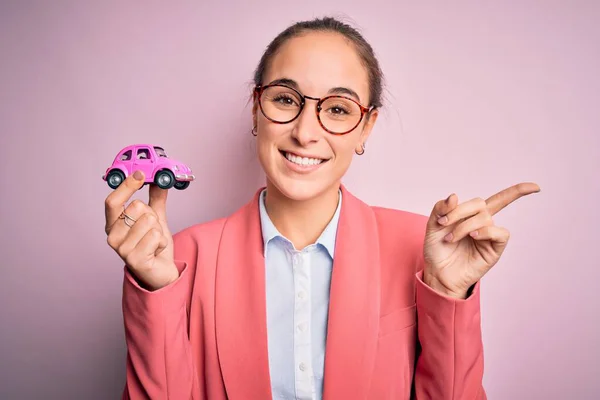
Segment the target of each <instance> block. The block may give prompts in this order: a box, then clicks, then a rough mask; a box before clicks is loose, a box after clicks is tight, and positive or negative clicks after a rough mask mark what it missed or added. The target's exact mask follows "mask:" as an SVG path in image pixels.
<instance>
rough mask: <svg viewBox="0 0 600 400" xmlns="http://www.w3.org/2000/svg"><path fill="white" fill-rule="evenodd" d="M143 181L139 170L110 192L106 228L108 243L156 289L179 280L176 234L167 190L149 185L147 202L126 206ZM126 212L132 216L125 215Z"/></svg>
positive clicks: (143, 279)
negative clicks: (172, 229) (171, 228)
mask: <svg viewBox="0 0 600 400" xmlns="http://www.w3.org/2000/svg"><path fill="white" fill-rule="evenodd" d="M143 184H144V175H143V173H142V172H141V171H137V172H136V173H134V174H132V175H129V176H128V177H127V179H125V180H124V181H123V183H121V185H119V187H118V188H116V189H115V190H114V191H113V192H112V193H111V194H109V195H108V197H107V198H106V201H105V209H106V227H105V231H106V234H107V235H108V238H107V241H108V245H109V246H110V247H112V248H113V249H114V250H115V251H116V252H117V254H118V255H119V256H120V257H121V258H122V259H123V261H125V264H126V265H127V267H128V268H129V270H130V271H131V272H132V273H133V274H134V275H135V277H136V278H137V279H138V281H139V282H141V283H142V286H143V287H144V288H145V289H148V290H157V289H160V288H162V287H164V286H167V285H168V284H170V283H172V282H174V281H175V280H177V278H178V277H179V271H178V270H177V267H176V266H175V259H174V254H173V236H172V235H171V232H170V231H169V227H168V226H167V215H166V214H167V193H168V190H167V189H161V188H159V187H158V186H156V185H149V186H150V199H149V202H148V204H146V203H144V202H143V201H141V200H134V201H132V202H131V204H129V205H128V206H127V208H124V207H125V203H127V202H128V201H129V199H130V198H131V196H133V194H134V193H136V192H137V191H138V190H139V189H140V188H141V187H142V186H143ZM123 212H124V213H125V214H122V213H123ZM124 215H127V216H129V217H131V218H132V219H133V220H132V219H125V218H126V217H125V218H124V217H123V216H124ZM128 224H129V225H131V226H129V225H128Z"/></svg>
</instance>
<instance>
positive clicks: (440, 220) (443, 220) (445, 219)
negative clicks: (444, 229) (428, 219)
mask: <svg viewBox="0 0 600 400" xmlns="http://www.w3.org/2000/svg"><path fill="white" fill-rule="evenodd" d="M446 222H448V217H446V216H445V215H444V216H443V217H442V218H440V219H438V224H440V225H444V224H445V223H446Z"/></svg>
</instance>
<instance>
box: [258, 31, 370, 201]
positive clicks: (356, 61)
mask: <svg viewBox="0 0 600 400" xmlns="http://www.w3.org/2000/svg"><path fill="white" fill-rule="evenodd" d="M280 80H284V81H285V83H286V85H287V86H292V87H294V88H295V89H296V90H298V91H299V92H300V93H301V94H303V95H305V96H310V97H318V98H322V97H325V96H327V95H330V94H342V95H344V96H348V97H351V98H353V99H355V100H357V101H358V102H359V103H360V104H362V105H363V106H368V105H369V101H370V99H369V78H368V74H367V70H366V69H365V67H364V66H363V65H362V63H361V60H360V58H359V55H358V53H357V52H356V50H355V49H354V46H353V44H352V43H351V42H349V41H348V40H347V39H345V38H344V37H343V36H342V35H340V34H337V33H323V32H311V33H307V34H305V35H302V36H300V37H296V38H293V39H290V40H288V41H287V42H286V43H285V44H284V45H283V46H282V47H281V48H280V51H279V52H278V53H277V54H276V55H275V57H274V58H273V59H272V60H271V63H270V65H268V66H267V70H266V71H265V75H264V77H263V85H267V84H270V83H272V82H274V81H280ZM340 88H342V89H340ZM348 93H355V95H351V94H348ZM316 106H317V101H314V100H310V99H307V100H306V104H305V106H304V109H303V110H302V113H301V114H300V116H299V117H298V118H297V119H295V120H294V121H292V122H290V123H287V124H277V123H274V122H272V121H270V120H269V119H267V118H266V117H265V116H264V115H263V114H262V112H261V110H260V108H259V105H258V103H257V99H255V102H254V107H253V115H254V126H256V128H257V132H258V135H257V138H256V139H257V145H258V157H259V160H260V163H261V164H262V167H263V169H264V170H265V173H266V175H267V179H268V181H269V183H270V184H271V186H272V187H274V188H275V189H276V190H278V191H279V192H280V193H281V194H283V195H284V196H286V197H287V198H289V199H292V200H307V199H311V198H314V197H316V196H318V195H320V194H323V193H325V192H327V191H328V190H332V189H336V190H337V187H338V186H339V184H340V181H341V178H342V176H343V175H344V174H345V173H346V171H347V170H348V167H349V166H350V162H351V161H352V157H353V156H354V155H355V151H358V152H360V151H361V144H363V143H364V142H365V141H366V139H367V137H368V135H369V133H370V132H371V129H372V127H373V125H374V123H375V120H376V119H377V110H374V111H373V112H371V116H370V118H369V119H368V120H367V118H366V115H365V117H364V118H363V119H362V121H361V123H360V125H358V126H357V127H356V129H354V130H353V131H352V132H350V133H347V134H345V135H333V134H331V133H329V132H327V131H326V130H325V129H323V127H322V126H321V125H320V124H319V121H318V119H317V115H316V112H315V110H316ZM324 112H326V111H324ZM300 156H301V157H307V158H309V159H317V160H316V161H314V160H310V161H309V162H308V164H309V165H306V162H304V163H302V161H300V160H299V157H300ZM294 161H296V162H294ZM298 161H300V164H304V165H298Z"/></svg>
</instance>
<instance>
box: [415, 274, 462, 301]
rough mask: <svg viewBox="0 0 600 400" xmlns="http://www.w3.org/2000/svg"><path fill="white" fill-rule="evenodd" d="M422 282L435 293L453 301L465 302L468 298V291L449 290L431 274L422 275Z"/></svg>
mask: <svg viewBox="0 0 600 400" xmlns="http://www.w3.org/2000/svg"><path fill="white" fill-rule="evenodd" d="M423 282H424V283H425V284H426V285H427V286H429V287H430V288H431V289H433V290H434V291H436V292H437V293H439V294H441V295H444V296H448V297H452V298H454V299H459V300H465V299H466V298H467V297H468V294H469V290H464V291H463V290H457V289H450V288H448V287H447V286H445V285H444V284H442V283H441V281H440V280H439V279H438V278H437V277H436V276H435V275H433V274H428V273H426V272H424V273H423Z"/></svg>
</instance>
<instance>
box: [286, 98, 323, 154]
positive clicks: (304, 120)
mask: <svg viewBox="0 0 600 400" xmlns="http://www.w3.org/2000/svg"><path fill="white" fill-rule="evenodd" d="M316 106H317V105H316V102H314V101H309V102H307V103H306V104H305V105H304V109H303V110H302V113H301V114H300V116H299V117H298V119H297V120H296V126H295V127H294V129H293V130H292V137H293V138H294V139H296V140H297V141H298V143H299V144H300V145H302V146H306V145H308V144H309V143H311V142H317V141H319V139H320V138H321V136H322V135H323V132H324V130H323V128H322V127H321V124H319V120H318V118H317V112H316Z"/></svg>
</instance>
